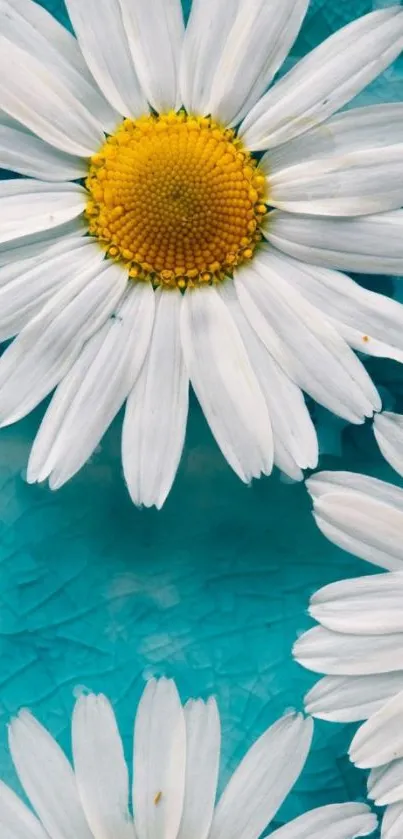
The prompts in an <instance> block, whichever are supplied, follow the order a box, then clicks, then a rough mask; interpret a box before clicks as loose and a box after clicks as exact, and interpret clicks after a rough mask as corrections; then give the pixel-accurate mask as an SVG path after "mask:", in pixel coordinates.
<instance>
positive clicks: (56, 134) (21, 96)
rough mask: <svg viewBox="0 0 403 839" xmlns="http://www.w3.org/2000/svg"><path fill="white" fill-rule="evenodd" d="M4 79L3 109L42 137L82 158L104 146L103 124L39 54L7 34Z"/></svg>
mask: <svg viewBox="0 0 403 839" xmlns="http://www.w3.org/2000/svg"><path fill="white" fill-rule="evenodd" d="M0 79H2V82H1V83H0V108H1V109H3V110H4V111H6V113H7V114H10V116H12V117H14V119H17V120H18V121H19V122H21V123H22V124H23V125H26V126H27V128H29V129H30V130H31V131H33V132H34V134H37V135H38V137H41V138H42V140H45V141H46V142H47V143H50V144H51V145H53V146H56V148H58V149H61V150H62V151H65V152H67V153H68V154H75V155H79V156H81V157H90V156H91V155H92V154H93V153H94V152H95V151H97V150H98V148H99V147H100V146H101V145H102V143H103V141H104V134H103V131H102V126H101V123H100V122H98V121H97V119H96V118H95V117H94V116H92V114H91V113H90V111H88V110H87V109H86V108H85V107H84V105H82V104H81V102H79V101H78V99H77V98H76V97H75V96H74V95H73V94H72V93H70V91H69V90H67V88H66V87H65V86H64V85H63V83H62V82H61V81H60V80H59V79H58V78H57V77H56V76H55V75H53V74H52V72H51V71H50V70H48V69H46V68H45V67H44V66H43V64H41V62H40V61H39V60H38V59H37V58H36V57H34V56H32V55H29V54H28V53H27V52H25V51H24V50H22V49H20V47H18V46H16V45H15V44H13V43H11V41H9V40H7V38H5V37H4V36H3V35H1V36H0ZM27 79H29V80H30V83H29V85H28V84H27Z"/></svg>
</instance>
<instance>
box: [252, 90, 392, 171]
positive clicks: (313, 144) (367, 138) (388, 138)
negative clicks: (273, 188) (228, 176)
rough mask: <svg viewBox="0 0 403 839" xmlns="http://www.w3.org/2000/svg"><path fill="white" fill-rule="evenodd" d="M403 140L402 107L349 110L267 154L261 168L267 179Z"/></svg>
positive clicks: (387, 106) (262, 160) (381, 147)
mask: <svg viewBox="0 0 403 839" xmlns="http://www.w3.org/2000/svg"><path fill="white" fill-rule="evenodd" d="M402 136H403V104H402V103H401V102H395V103H393V104H386V105H369V106H366V107H365V108H350V109H349V110H348V111H342V112H341V113H339V114H336V115H335V116H334V117H331V119H328V120H326V122H324V123H323V124H321V125H318V127H317V128H312V129H311V130H310V131H307V132H306V133H305V134H302V135H301V136H299V137H296V139H295V140H290V141H289V142H288V143H284V145H281V146H278V147H277V148H275V149H271V150H270V151H269V152H267V154H264V155H263V157H262V159H261V161H260V163H259V166H260V167H261V168H262V169H263V171H264V172H265V173H266V174H267V175H268V176H273V175H274V176H275V177H277V175H279V174H280V173H281V172H284V174H285V173H286V171H288V169H289V168H290V167H291V168H292V167H294V166H297V165H300V164H302V163H311V162H312V161H320V160H328V159H331V158H335V157H339V156H342V155H344V154H350V152H359V151H363V150H364V149H379V150H382V149H383V148H385V147H387V146H395V145H400V144H401V143H402Z"/></svg>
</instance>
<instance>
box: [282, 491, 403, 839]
mask: <svg viewBox="0 0 403 839" xmlns="http://www.w3.org/2000/svg"><path fill="white" fill-rule="evenodd" d="M402 495H403V493H402ZM401 532H402V531H401ZM309 612H310V614H311V615H312V617H313V618H315V619H316V620H317V621H319V623H320V626H319V627H315V628H314V629H311V630H310V631H309V632H307V633H305V634H304V635H302V636H301V638H300V639H299V640H298V641H297V643H296V644H295V647H294V655H295V657H296V658H297V660H298V661H299V662H300V664H302V665H303V666H305V667H307V668H308V669H310V670H313V671H314V672H317V673H326V674H327V675H326V676H325V677H324V678H323V679H321V680H320V681H319V682H318V683H317V684H316V685H315V686H314V687H313V688H312V690H310V691H309V693H308V694H307V696H306V697H305V704H306V709H307V711H309V713H311V714H313V716H316V717H320V718H321V719H327V720H331V721H334V722H357V721H361V720H366V722H364V723H363V725H361V727H360V728H359V730H358V732H357V734H356V735H355V737H354V739H353V741H352V743H351V746H350V751H349V753H350V758H351V760H352V761H353V762H354V763H355V764H356V766H358V767H361V768H363V769H371V772H370V774H369V778H368V794H369V797H370V798H372V799H374V800H375V803H376V804H378V805H379V806H384V805H386V811H385V815H384V817H383V822H382V839H401V837H402V835H403V572H401V571H395V572H393V571H391V572H389V573H384V574H380V575H375V576H371V577H359V578H358V579H355V580H342V581H340V582H337V583H333V584H331V585H328V586H325V587H324V588H322V589H320V590H319V591H317V592H316V593H315V594H314V595H313V597H312V598H311V602H310V607H309Z"/></svg>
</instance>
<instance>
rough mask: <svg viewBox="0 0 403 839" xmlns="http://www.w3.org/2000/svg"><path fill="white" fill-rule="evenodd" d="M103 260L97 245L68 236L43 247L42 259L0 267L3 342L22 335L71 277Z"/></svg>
mask: <svg viewBox="0 0 403 839" xmlns="http://www.w3.org/2000/svg"><path fill="white" fill-rule="evenodd" d="M46 257H47V258H46ZM102 260H103V254H102V251H101V249H100V248H99V246H98V245H97V244H96V243H95V242H93V241H91V240H90V239H87V238H84V237H77V238H76V239H68V238H67V237H66V239H65V240H64V241H63V240H62V242H60V246H59V247H55V246H53V248H52V247H50V248H46V249H45V248H44V253H43V257H42V258H32V259H27V260H23V261H22V262H21V261H17V262H12V263H11V265H8V266H5V267H4V268H0V340H1V341H5V340H7V339H8V338H11V337H12V336H14V335H16V334H17V333H18V332H20V331H21V330H22V329H23V328H24V327H25V326H26V325H27V323H28V322H29V321H30V320H31V318H33V317H35V315H37V314H38V312H40V311H41V309H42V308H43V306H44V305H45V303H47V302H48V300H50V299H51V297H53V295H55V294H56V293H57V292H58V291H59V290H60V289H61V288H63V286H64V285H65V283H68V282H69V281H70V279H71V277H73V276H74V275H75V274H76V273H77V272H81V271H86V270H87V269H88V270H91V268H92V267H98V266H100V265H101V263H102Z"/></svg>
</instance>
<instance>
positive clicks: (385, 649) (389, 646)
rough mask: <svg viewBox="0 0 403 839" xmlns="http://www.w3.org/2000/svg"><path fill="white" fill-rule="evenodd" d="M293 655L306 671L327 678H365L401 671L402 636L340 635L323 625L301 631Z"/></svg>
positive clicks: (399, 634)
mask: <svg viewBox="0 0 403 839" xmlns="http://www.w3.org/2000/svg"><path fill="white" fill-rule="evenodd" d="M293 653H294V656H295V658H296V659H297V661H299V663H300V664H302V666H303V667H306V668H307V669H308V670H313V672H314V673H327V674H329V675H330V676H366V675H369V674H371V673H372V674H373V673H392V672H393V671H398V670H403V633H401V632H400V633H398V632H396V633H394V634H390V635H379V636H376V635H375V636H374V635H372V636H366V635H344V634H342V633H341V632H332V631H331V630H330V629H325V628H324V627H323V626H315V627H314V629H310V630H309V631H308V632H305V633H304V635H302V636H301V638H299V639H298V641H297V642H296V643H295V645H294V650H293Z"/></svg>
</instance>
